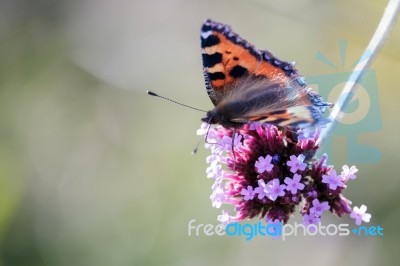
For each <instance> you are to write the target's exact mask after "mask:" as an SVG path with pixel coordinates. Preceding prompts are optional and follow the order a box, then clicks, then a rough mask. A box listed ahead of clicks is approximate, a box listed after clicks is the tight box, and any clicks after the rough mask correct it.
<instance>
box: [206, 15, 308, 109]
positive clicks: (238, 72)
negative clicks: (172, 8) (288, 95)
mask: <svg viewBox="0 0 400 266" xmlns="http://www.w3.org/2000/svg"><path fill="white" fill-rule="evenodd" d="M201 48H202V56H203V71H204V78H205V82H206V88H207V93H208V95H209V96H210V99H211V101H212V102H213V103H214V105H217V104H218V103H219V101H220V100H221V98H222V97H223V95H225V94H226V93H227V91H228V90H229V89H230V88H232V86H231V85H232V84H233V83H235V82H236V81H237V80H238V79H241V78H244V77H246V76H253V77H263V78H268V79H270V80H273V81H277V82H281V83H282V84H285V83H286V82H287V81H289V80H293V79H296V78H299V79H298V82H299V83H303V85H305V84H304V82H303V81H302V79H301V78H300V75H299V74H298V72H297V70H296V69H294V68H293V65H292V64H290V63H287V62H283V61H281V60H279V59H277V58H276V57H274V56H273V55H272V54H271V53H270V52H268V51H261V50H258V49H256V48H255V47H254V46H253V45H251V44H250V43H248V42H247V41H245V40H244V39H242V38H240V37H239V35H237V34H236V33H234V32H232V30H231V28H230V27H229V26H227V25H224V24H221V23H217V22H213V21H211V20H207V21H206V22H204V24H203V26H202V28H201Z"/></svg>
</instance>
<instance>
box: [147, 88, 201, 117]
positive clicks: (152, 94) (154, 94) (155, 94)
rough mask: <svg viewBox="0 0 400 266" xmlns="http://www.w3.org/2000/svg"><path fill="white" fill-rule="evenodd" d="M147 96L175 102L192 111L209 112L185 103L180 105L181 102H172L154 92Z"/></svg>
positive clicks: (148, 92) (149, 92)
mask: <svg viewBox="0 0 400 266" xmlns="http://www.w3.org/2000/svg"><path fill="white" fill-rule="evenodd" d="M147 94H148V95H151V96H155V97H158V98H161V99H164V100H167V101H170V102H173V103H176V104H178V105H181V106H185V107H187V108H190V109H193V110H196V111H200V112H204V113H207V111H204V110H201V109H198V108H195V107H192V106H189V105H186V104H183V103H180V102H177V101H174V100H171V99H169V98H167V97H164V96H161V95H158V94H157V93H155V92H152V91H147Z"/></svg>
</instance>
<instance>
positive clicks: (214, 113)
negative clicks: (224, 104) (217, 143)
mask: <svg viewBox="0 0 400 266" xmlns="http://www.w3.org/2000/svg"><path fill="white" fill-rule="evenodd" d="M201 121H203V122H207V123H209V124H211V125H215V124H219V125H221V126H223V127H224V128H240V127H242V126H243V124H245V123H244V122H238V121H234V120H232V119H230V118H229V116H228V115H226V114H225V113H224V112H221V111H218V110H216V109H214V110H211V111H208V112H207V116H206V117H204V118H202V119H201Z"/></svg>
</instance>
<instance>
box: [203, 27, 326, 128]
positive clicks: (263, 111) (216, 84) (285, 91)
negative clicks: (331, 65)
mask: <svg viewBox="0 0 400 266" xmlns="http://www.w3.org/2000/svg"><path fill="white" fill-rule="evenodd" d="M201 47H202V57H203V71H204V78H205V83H206V89H207V93H208V95H209V97H210V99H211V101H212V102H213V104H214V105H215V108H214V109H213V110H211V111H209V112H207V116H206V117H205V118H203V119H202V121H205V122H209V123H210V124H220V125H222V126H223V127H226V128H240V127H241V126H242V125H243V124H246V123H250V122H254V121H258V122H265V123H270V124H274V125H277V126H289V125H290V126H310V125H316V124H319V123H323V122H324V121H326V119H325V118H324V117H323V116H322V113H323V111H324V110H325V109H326V108H327V107H330V106H331V104H328V103H325V102H324V101H323V100H322V98H321V97H320V96H319V95H318V94H316V93H314V92H312V91H311V90H310V89H308V88H307V87H306V84H305V82H304V78H303V77H302V76H301V75H300V74H299V73H298V71H297V70H296V69H295V68H294V67H293V64H291V63H287V62H284V61H281V60H279V59H277V58H276V57H274V56H273V55H272V54H271V53H270V52H268V51H262V50H258V49H256V48H255V47H254V46H253V45H251V44H250V43H248V42H247V41H245V40H244V39H242V38H240V37H239V36H238V35H237V34H236V33H234V32H232V30H231V29H230V27H229V26H227V25H224V24H221V23H217V22H213V21H211V20H207V21H206V22H204V24H203V26H202V29H201Z"/></svg>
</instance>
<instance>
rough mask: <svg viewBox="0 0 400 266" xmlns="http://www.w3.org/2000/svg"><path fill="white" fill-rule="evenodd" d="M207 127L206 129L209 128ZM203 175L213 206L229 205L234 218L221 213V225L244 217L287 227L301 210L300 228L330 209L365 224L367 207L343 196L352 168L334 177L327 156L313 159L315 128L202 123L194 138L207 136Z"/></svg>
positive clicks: (352, 176) (353, 167)
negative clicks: (227, 126)
mask: <svg viewBox="0 0 400 266" xmlns="http://www.w3.org/2000/svg"><path fill="white" fill-rule="evenodd" d="M208 129H209V130H208ZM207 131H208V135H207V140H206V141H207V143H206V148H208V149H210V150H211V155H210V156H208V157H207V163H209V167H208V168H207V177H208V178H211V179H213V180H214V184H213V186H212V191H213V192H212V194H211V197H210V198H211V201H212V205H213V206H214V207H216V208H220V207H221V206H222V204H230V205H233V206H234V207H235V208H234V210H235V212H236V213H235V214H232V215H231V214H229V212H227V211H225V210H224V211H223V212H222V215H220V216H219V217H218V220H219V221H220V222H221V223H223V224H225V225H226V224H228V223H231V222H236V221H241V220H243V219H247V218H255V217H258V218H263V219H265V220H266V221H267V222H271V221H273V222H283V223H287V222H288V220H289V217H290V215H292V214H293V213H294V212H295V209H296V207H297V206H300V213H301V215H302V216H303V222H304V225H309V224H318V223H319V222H320V219H321V215H322V214H323V213H324V212H326V211H331V212H332V213H335V214H336V215H338V216H342V215H343V214H350V217H352V218H354V219H355V222H356V224H357V225H360V224H361V222H362V221H364V222H369V220H370V218H371V215H370V214H368V213H366V209H367V207H366V206H365V205H362V206H361V207H360V208H358V207H354V208H353V209H352V208H351V207H350V205H351V202H350V201H349V200H347V199H346V198H345V197H344V196H343V195H342V192H343V190H344V189H345V188H346V184H347V181H349V180H353V179H355V178H356V175H355V174H356V173H357V171H358V169H357V168H356V167H355V166H352V167H348V166H347V165H345V166H343V168H342V170H343V171H342V172H341V174H339V175H338V174H337V172H336V170H335V169H334V168H333V166H329V165H326V160H327V156H326V155H323V156H322V157H321V158H320V159H317V158H315V153H316V151H317V150H318V148H319V147H318V145H317V144H316V140H317V139H318V136H319V130H318V129H316V130H314V131H309V130H308V131H306V130H296V129H294V128H286V129H278V128H277V127H275V126H271V125H267V124H258V123H252V124H247V125H244V126H243V127H242V128H240V129H237V130H236V133H235V136H234V139H233V141H232V134H233V131H232V130H230V129H225V128H223V127H211V128H210V127H209V125H208V124H207V123H203V124H202V127H201V128H200V129H199V130H198V132H197V133H198V134H199V135H204V134H207Z"/></svg>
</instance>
